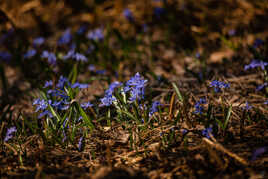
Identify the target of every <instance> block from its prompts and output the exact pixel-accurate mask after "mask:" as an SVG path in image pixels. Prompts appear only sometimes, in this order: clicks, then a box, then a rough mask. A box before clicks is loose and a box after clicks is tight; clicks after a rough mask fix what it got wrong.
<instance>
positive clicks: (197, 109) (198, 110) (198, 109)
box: [194, 98, 207, 114]
mask: <svg viewBox="0 0 268 179" xmlns="http://www.w3.org/2000/svg"><path fill="white" fill-rule="evenodd" d="M206 103H207V101H206V99H205V98H200V100H199V101H197V102H196V103H195V105H194V108H195V111H194V113H195V114H202V113H203V110H204V108H203V106H201V104H206Z"/></svg>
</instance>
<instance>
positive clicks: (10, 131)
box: [4, 127, 17, 142]
mask: <svg viewBox="0 0 268 179" xmlns="http://www.w3.org/2000/svg"><path fill="white" fill-rule="evenodd" d="M14 132H17V129H16V127H11V128H9V129H8V130H7V133H6V137H5V139H4V141H5V142H7V141H8V140H9V139H11V138H12V137H13V133H14Z"/></svg>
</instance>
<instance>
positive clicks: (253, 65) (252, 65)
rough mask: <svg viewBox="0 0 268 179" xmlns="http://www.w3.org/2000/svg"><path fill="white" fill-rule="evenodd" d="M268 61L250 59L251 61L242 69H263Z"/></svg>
mask: <svg viewBox="0 0 268 179" xmlns="http://www.w3.org/2000/svg"><path fill="white" fill-rule="evenodd" d="M267 65H268V63H267V62H264V61H260V60H255V59H254V60H252V62H251V63H250V64H248V65H246V66H245V67H244V70H248V69H251V68H256V67H261V69H262V70H265V66H267Z"/></svg>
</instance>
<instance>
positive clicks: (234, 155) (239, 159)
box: [203, 137, 248, 165]
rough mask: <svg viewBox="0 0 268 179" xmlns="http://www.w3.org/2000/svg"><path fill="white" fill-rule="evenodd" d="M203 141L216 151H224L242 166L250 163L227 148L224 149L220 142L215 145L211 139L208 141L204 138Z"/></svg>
mask: <svg viewBox="0 0 268 179" xmlns="http://www.w3.org/2000/svg"><path fill="white" fill-rule="evenodd" d="M203 141H204V142H206V143H207V144H209V145H210V146H212V147H214V148H215V149H217V150H220V151H222V152H223V153H225V154H227V155H229V156H230V157H232V158H234V159H236V160H237V161H238V162H240V163H241V164H243V165H248V162H247V161H246V160H245V159H243V158H241V157H239V156H238V155H236V154H235V153H232V152H230V151H229V150H227V149H226V148H224V147H223V146H222V145H221V144H219V143H218V142H215V143H213V142H212V141H211V140H209V139H207V138H205V137H204V138H203Z"/></svg>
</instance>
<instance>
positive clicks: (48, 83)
mask: <svg viewBox="0 0 268 179" xmlns="http://www.w3.org/2000/svg"><path fill="white" fill-rule="evenodd" d="M52 85H53V81H52V80H49V81H46V82H45V85H44V87H43V88H47V87H50V86H52Z"/></svg>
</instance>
